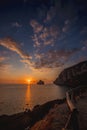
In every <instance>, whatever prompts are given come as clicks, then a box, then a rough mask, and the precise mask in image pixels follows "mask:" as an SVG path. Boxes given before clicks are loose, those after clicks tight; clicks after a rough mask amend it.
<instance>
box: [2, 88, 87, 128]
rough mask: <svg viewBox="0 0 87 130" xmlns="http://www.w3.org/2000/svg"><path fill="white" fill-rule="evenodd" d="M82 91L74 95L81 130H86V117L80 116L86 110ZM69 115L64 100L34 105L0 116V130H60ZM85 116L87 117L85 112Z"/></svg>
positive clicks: (86, 98) (84, 92)
mask: <svg viewBox="0 0 87 130" xmlns="http://www.w3.org/2000/svg"><path fill="white" fill-rule="evenodd" d="M83 90H84V91H83ZM83 90H82V91H80V92H78V93H76V98H77V100H78V99H80V100H79V101H80V103H77V106H76V107H78V109H80V111H81V112H80V115H81V118H82V117H83V120H84V122H83V124H84V127H83V129H81V130H85V128H87V127H86V125H85V124H86V122H85V120H86V121H87V117H84V116H83V115H84V113H83V115H82V114H81V113H82V112H83V111H86V110H87V105H86V102H87V91H86V87H85V89H83ZM83 95H86V96H83ZM84 97H85V98H84ZM84 104H85V106H84ZM69 113H70V111H69V109H68V107H67V104H66V98H65V99H60V100H53V101H49V102H47V103H44V104H42V105H36V106H35V107H34V108H33V109H32V110H28V109H27V110H26V111H24V112H21V113H17V114H13V115H10V116H8V115H2V116H0V130H60V129H61V128H62V127H64V125H65V123H66V121H67V119H68V116H69ZM85 116H87V111H86V114H85ZM80 122H81V121H80Z"/></svg>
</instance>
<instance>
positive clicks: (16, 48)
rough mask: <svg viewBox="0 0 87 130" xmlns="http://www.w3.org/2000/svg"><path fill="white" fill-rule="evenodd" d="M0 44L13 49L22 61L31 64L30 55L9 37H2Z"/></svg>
mask: <svg viewBox="0 0 87 130" xmlns="http://www.w3.org/2000/svg"><path fill="white" fill-rule="evenodd" d="M0 45H1V46H3V47H5V48H7V49H9V50H11V51H13V52H16V53H17V54H18V55H19V56H20V57H21V59H22V60H23V61H25V63H27V64H28V65H31V59H32V57H31V56H30V55H28V54H27V53H25V52H24V51H23V50H22V49H21V48H20V46H19V45H18V44H17V43H16V42H15V41H13V40H12V39H11V38H4V39H1V40H0Z"/></svg>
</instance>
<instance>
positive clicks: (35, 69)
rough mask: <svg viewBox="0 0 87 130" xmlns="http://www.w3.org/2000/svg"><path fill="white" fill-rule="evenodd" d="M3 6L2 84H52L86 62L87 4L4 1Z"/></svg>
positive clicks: (0, 9) (0, 30) (52, 0)
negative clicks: (25, 80)
mask: <svg viewBox="0 0 87 130" xmlns="http://www.w3.org/2000/svg"><path fill="white" fill-rule="evenodd" d="M0 5H1V6H0V72H1V74H2V77H0V80H3V81H4V80H6V81H7V80H8V77H9V79H12V81H14V82H16V81H17V79H23V76H24V77H25V78H27V77H32V78H33V79H37V80H38V79H43V80H46V81H47V80H49V81H53V80H54V79H55V78H56V76H57V75H58V74H59V73H60V72H61V71H62V70H63V69H64V68H66V67H69V66H71V65H73V64H76V63H79V62H81V61H84V60H87V4H86V0H48V1H47V0H18V1H16V0H15V1H13V2H12V1H11V0H7V1H6V2H5V1H2V0H1V1H0ZM46 75H47V77H48V78H47V77H46ZM9 82H10V81H9Z"/></svg>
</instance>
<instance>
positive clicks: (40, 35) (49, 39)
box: [30, 20, 60, 47]
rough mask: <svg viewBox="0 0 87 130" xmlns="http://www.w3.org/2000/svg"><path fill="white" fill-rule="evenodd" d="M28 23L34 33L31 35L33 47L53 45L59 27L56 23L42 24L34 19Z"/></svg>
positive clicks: (58, 32)
mask: <svg viewBox="0 0 87 130" xmlns="http://www.w3.org/2000/svg"><path fill="white" fill-rule="evenodd" d="M30 25H31V26H32V28H33V31H34V34H33V36H32V40H33V41H34V47H42V46H47V45H51V46H53V45H54V43H55V40H56V39H57V38H58V36H59V34H60V31H59V28H58V27H57V26H56V25H52V26H45V25H44V26H43V25H41V24H40V23H39V22H37V21H36V20H31V21H30Z"/></svg>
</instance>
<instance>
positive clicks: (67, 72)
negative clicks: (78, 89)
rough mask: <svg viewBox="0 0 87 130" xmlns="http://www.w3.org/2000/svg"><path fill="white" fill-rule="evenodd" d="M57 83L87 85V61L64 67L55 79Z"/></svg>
mask: <svg viewBox="0 0 87 130" xmlns="http://www.w3.org/2000/svg"><path fill="white" fill-rule="evenodd" d="M54 83H55V84H56V85H67V86H73V87H74V86H75V85H76V86H77V85H83V84H84V85H85V84H86V85H87V61H84V62H81V63H79V64H77V65H74V66H72V67H70V68H67V69H64V70H63V71H62V72H61V73H60V75H59V76H58V78H57V79H56V80H55V81H54Z"/></svg>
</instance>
